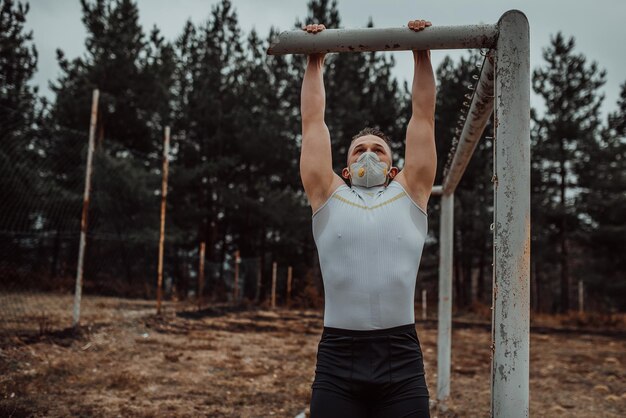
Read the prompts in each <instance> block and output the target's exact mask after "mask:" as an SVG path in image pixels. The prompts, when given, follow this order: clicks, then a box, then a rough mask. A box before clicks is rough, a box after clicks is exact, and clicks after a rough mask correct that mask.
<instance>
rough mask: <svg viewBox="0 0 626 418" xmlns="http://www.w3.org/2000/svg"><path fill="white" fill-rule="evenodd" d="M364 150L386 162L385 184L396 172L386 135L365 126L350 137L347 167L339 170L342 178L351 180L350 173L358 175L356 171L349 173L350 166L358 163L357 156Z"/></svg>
mask: <svg viewBox="0 0 626 418" xmlns="http://www.w3.org/2000/svg"><path fill="white" fill-rule="evenodd" d="M365 152H370V153H374V154H375V155H376V156H377V157H378V159H380V162H382V163H385V164H386V168H385V170H384V172H385V175H386V176H387V179H386V180H385V184H387V182H388V180H391V179H393V178H394V177H395V176H396V174H398V169H397V168H396V167H393V166H392V163H393V161H392V155H391V147H390V146H389V138H388V137H387V135H385V134H384V133H383V132H382V131H380V130H378V129H376V128H365V129H363V130H361V132H359V133H358V134H356V135H355V136H354V137H353V138H352V142H351V143H350V147H349V148H348V158H347V167H346V168H344V169H343V170H342V171H341V175H342V177H343V178H344V179H346V180H350V181H351V182H352V175H355V176H356V175H358V174H357V173H351V171H352V170H351V168H353V167H356V165H358V163H357V161H359V157H361V156H362V155H363V153H365ZM355 164H356V165H355Z"/></svg>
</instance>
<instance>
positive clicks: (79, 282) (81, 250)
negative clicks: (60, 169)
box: [72, 89, 100, 327]
mask: <svg viewBox="0 0 626 418" xmlns="http://www.w3.org/2000/svg"><path fill="white" fill-rule="evenodd" d="M99 98H100V90H98V89H94V91H93V94H92V97H91V119H90V122H89V145H88V146H87V168H86V173H85V192H84V194H83V213H82V216H81V219H80V243H79V245H78V266H77V268H76V287H75V289H74V313H73V317H72V326H73V327H77V326H78V324H79V322H80V301H81V297H82V292H83V267H84V260H85V247H86V245H87V225H88V224H87V215H88V213H89V191H90V189H91V171H92V168H91V167H92V164H93V151H94V141H95V137H96V124H97V123H98V99H99Z"/></svg>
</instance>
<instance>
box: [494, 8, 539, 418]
mask: <svg viewBox="0 0 626 418" xmlns="http://www.w3.org/2000/svg"><path fill="white" fill-rule="evenodd" d="M498 27H499V32H500V33H499V38H498V45H497V48H496V62H495V65H496V70H495V73H496V79H495V124H494V126H495V138H496V139H495V141H494V171H495V173H494V174H495V176H494V178H496V179H497V181H494V268H493V275H494V296H493V325H494V326H493V335H492V337H493V342H494V354H493V360H492V370H491V380H492V381H491V384H492V395H491V396H492V398H491V413H492V416H494V417H507V418H508V417H527V416H528V414H529V371H528V369H529V347H530V344H529V325H530V320H529V315H530V287H529V283H530V52H529V51H530V47H529V46H530V38H529V28H528V20H527V19H526V16H524V14H523V13H521V12H519V11H509V12H507V13H505V14H504V15H503V16H502V18H501V19H500V21H499V23H498ZM496 289H497V292H496V291H495V290H496Z"/></svg>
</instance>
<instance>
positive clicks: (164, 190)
mask: <svg viewBox="0 0 626 418" xmlns="http://www.w3.org/2000/svg"><path fill="white" fill-rule="evenodd" d="M169 152H170V127H169V126H166V127H165V135H164V138H163V180H162V183H161V225H160V229H159V264H158V268H157V275H158V277H157V315H160V314H161V299H162V297H163V248H164V244H165V209H166V204H167V174H168V169H169V161H168V155H169Z"/></svg>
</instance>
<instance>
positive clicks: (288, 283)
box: [287, 266, 293, 306]
mask: <svg viewBox="0 0 626 418" xmlns="http://www.w3.org/2000/svg"><path fill="white" fill-rule="evenodd" d="M292 275H293V269H292V267H291V266H289V267H287V306H289V305H290V304H291V279H292Z"/></svg>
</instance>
